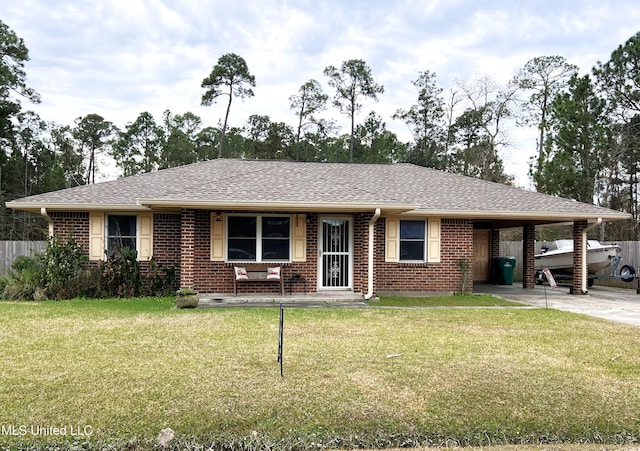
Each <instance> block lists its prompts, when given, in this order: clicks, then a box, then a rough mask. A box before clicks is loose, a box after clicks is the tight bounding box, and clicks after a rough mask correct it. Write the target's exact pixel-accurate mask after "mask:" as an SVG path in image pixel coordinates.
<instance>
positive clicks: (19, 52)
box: [0, 20, 40, 141]
mask: <svg viewBox="0 0 640 451" xmlns="http://www.w3.org/2000/svg"><path fill="white" fill-rule="evenodd" d="M27 61H29V50H28V49H27V47H26V46H25V44H24V40H23V39H22V38H20V37H18V36H17V35H16V34H15V32H14V31H13V30H11V28H9V26H7V25H6V24H5V23H4V22H2V21H1V20H0V141H1V140H3V139H5V140H11V139H13V135H14V133H13V124H12V121H11V119H12V117H13V116H15V115H16V114H18V113H19V112H20V102H19V100H17V99H15V98H14V94H15V95H18V96H20V97H24V98H25V99H27V100H29V101H31V102H33V103H40V95H39V94H38V93H37V92H36V91H34V90H33V89H32V88H29V87H28V86H27V83H26V78H27V76H26V73H25V71H24V63H25V62H27Z"/></svg>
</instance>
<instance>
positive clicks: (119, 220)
mask: <svg viewBox="0 0 640 451" xmlns="http://www.w3.org/2000/svg"><path fill="white" fill-rule="evenodd" d="M109 236H136V217H135V216H124V215H122V216H109Z"/></svg>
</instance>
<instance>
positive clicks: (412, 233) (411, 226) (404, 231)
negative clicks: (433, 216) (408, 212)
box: [400, 221, 424, 240]
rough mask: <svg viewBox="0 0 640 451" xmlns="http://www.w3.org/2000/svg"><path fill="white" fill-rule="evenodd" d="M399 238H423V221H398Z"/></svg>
mask: <svg viewBox="0 0 640 451" xmlns="http://www.w3.org/2000/svg"><path fill="white" fill-rule="evenodd" d="M400 239H401V240H424V221H400Z"/></svg>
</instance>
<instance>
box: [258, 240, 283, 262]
mask: <svg viewBox="0 0 640 451" xmlns="http://www.w3.org/2000/svg"><path fill="white" fill-rule="evenodd" d="M262 259H263V260H289V240H284V239H263V240H262Z"/></svg>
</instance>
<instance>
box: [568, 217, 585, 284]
mask: <svg viewBox="0 0 640 451" xmlns="http://www.w3.org/2000/svg"><path fill="white" fill-rule="evenodd" d="M586 228H587V221H586V220H585V221H574V222H573V285H572V287H571V288H572V293H573V294H587V290H586V272H587V271H586V270H587V254H586V252H587V234H586V233H585V229H586ZM583 282H584V283H583Z"/></svg>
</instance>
